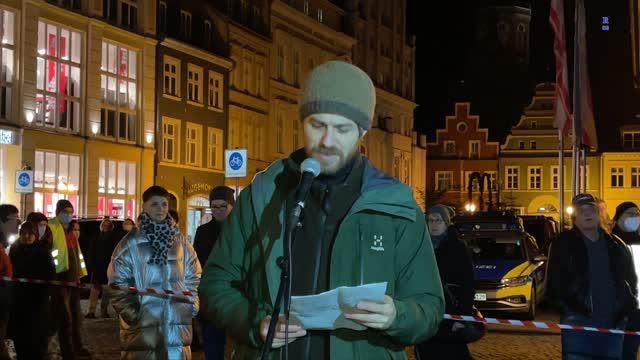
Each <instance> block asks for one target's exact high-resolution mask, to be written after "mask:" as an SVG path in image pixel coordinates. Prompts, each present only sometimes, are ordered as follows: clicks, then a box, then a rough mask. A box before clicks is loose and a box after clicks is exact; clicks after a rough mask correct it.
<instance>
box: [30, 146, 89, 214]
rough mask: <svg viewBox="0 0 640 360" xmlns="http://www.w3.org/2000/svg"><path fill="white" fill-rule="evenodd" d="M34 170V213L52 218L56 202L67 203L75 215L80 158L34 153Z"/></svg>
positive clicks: (64, 154)
mask: <svg viewBox="0 0 640 360" xmlns="http://www.w3.org/2000/svg"><path fill="white" fill-rule="evenodd" d="M35 155H36V157H35V166H34V174H33V175H34V176H33V177H34V181H33V185H34V194H33V195H34V196H33V197H34V206H33V208H34V211H38V212H42V213H43V214H45V215H46V216H47V217H54V216H55V215H56V214H55V208H56V202H58V200H60V199H67V200H69V201H71V203H72V204H73V207H74V209H76V213H77V212H78V211H79V209H80V208H79V200H80V198H79V193H80V167H81V165H80V155H77V154H67V153H59V152H54V151H36V153H35Z"/></svg>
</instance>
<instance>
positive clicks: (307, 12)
mask: <svg viewBox="0 0 640 360" xmlns="http://www.w3.org/2000/svg"><path fill="white" fill-rule="evenodd" d="M304 14H305V15H309V0H304Z"/></svg>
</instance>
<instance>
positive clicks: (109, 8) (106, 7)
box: [102, 0, 138, 30]
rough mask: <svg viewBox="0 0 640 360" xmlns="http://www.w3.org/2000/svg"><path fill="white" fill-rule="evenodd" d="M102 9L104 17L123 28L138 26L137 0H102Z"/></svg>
mask: <svg viewBox="0 0 640 360" xmlns="http://www.w3.org/2000/svg"><path fill="white" fill-rule="evenodd" d="M102 11H103V16H104V18H105V19H107V20H109V21H111V22H114V23H117V24H118V25H120V26H122V27H124V28H127V29H131V30H136V28H137V27H138V4H137V0H102Z"/></svg>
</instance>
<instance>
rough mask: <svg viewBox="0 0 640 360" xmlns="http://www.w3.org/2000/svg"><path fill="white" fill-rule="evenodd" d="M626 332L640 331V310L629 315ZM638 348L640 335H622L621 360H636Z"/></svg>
mask: <svg viewBox="0 0 640 360" xmlns="http://www.w3.org/2000/svg"><path fill="white" fill-rule="evenodd" d="M627 330H631V331H639V330H640V310H636V311H634V312H632V313H631V314H630V315H629V322H628V323H627ZM639 346H640V335H626V334H625V335H624V343H623V344H622V360H636V359H637V358H638V347H639Z"/></svg>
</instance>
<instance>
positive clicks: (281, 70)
mask: <svg viewBox="0 0 640 360" xmlns="http://www.w3.org/2000/svg"><path fill="white" fill-rule="evenodd" d="M284 61H285V58H284V46H282V45H278V64H277V66H278V74H277V75H278V79H281V80H282V79H283V78H284Z"/></svg>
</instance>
